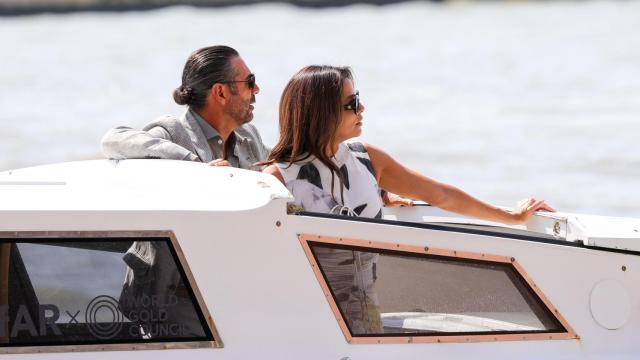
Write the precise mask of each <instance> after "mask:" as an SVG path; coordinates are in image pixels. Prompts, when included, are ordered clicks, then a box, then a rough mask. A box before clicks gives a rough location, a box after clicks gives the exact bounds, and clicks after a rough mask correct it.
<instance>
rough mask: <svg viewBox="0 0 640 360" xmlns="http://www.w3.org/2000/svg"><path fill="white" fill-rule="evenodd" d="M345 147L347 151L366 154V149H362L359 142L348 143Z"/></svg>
mask: <svg viewBox="0 0 640 360" xmlns="http://www.w3.org/2000/svg"><path fill="white" fill-rule="evenodd" d="M347 146H348V147H349V149H350V150H351V151H357V152H361V153H366V152H367V149H365V148H364V145H362V143H359V142H355V143H348V144H347Z"/></svg>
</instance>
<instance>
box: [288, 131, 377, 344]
mask: <svg viewBox="0 0 640 360" xmlns="http://www.w3.org/2000/svg"><path fill="white" fill-rule="evenodd" d="M332 160H333V161H334V162H335V164H336V165H337V166H338V168H339V169H340V173H341V175H342V178H343V180H344V184H343V185H344V186H343V188H342V191H341V189H340V180H339V178H338V176H335V175H334V176H333V179H332V176H331V170H330V169H329V168H328V167H327V166H325V165H324V164H323V163H322V162H321V161H320V160H318V159H317V158H315V157H310V158H308V159H305V160H303V161H300V162H295V163H293V164H291V165H289V164H286V163H277V164H276V166H277V167H278V169H279V170H280V174H282V178H283V179H284V183H285V186H286V187H287V189H288V190H289V191H291V193H292V194H293V196H294V198H295V200H294V201H293V204H294V205H295V207H297V208H302V209H304V211H309V212H319V213H330V214H341V215H349V216H362V217H369V218H381V217H382V206H383V204H382V198H381V196H380V188H379V186H378V182H377V181H376V177H375V171H374V169H373V166H372V164H371V160H370V159H369V154H368V153H367V150H366V148H365V147H364V145H362V144H361V143H349V144H346V143H342V144H340V146H339V147H338V152H337V153H336V154H335V156H334V157H333V158H332ZM332 181H333V194H332V191H331V190H332ZM332 195H333V196H332ZM314 252H315V254H316V256H317V258H318V262H319V263H320V266H321V267H322V269H323V271H324V273H325V275H326V276H327V281H328V283H329V286H330V287H331V290H332V291H333V293H334V295H335V296H336V302H337V303H338V306H339V307H340V309H341V310H342V313H343V314H344V316H345V321H346V322H347V324H348V325H349V328H350V330H351V333H352V334H354V335H355V334H358V335H359V334H380V333H383V329H382V322H381V319H380V310H379V306H378V299H377V296H376V294H375V291H374V283H375V279H376V273H375V272H376V263H377V261H378V254H376V253H370V252H362V251H353V250H343V249H327V248H316V249H315V250H314Z"/></svg>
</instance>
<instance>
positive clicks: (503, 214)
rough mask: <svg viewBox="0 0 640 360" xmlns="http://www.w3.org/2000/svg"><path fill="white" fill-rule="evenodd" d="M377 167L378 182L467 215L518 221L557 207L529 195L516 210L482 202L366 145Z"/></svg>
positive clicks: (395, 190) (396, 190)
mask: <svg viewBox="0 0 640 360" xmlns="http://www.w3.org/2000/svg"><path fill="white" fill-rule="evenodd" d="M365 146H366V148H367V152H368V153H369V157H370V158H371V163H372V164H373V168H374V170H375V171H376V176H377V178H378V179H377V180H378V184H380V187H382V188H383V189H385V190H387V191H392V192H394V193H397V194H400V195H402V196H405V197H410V198H413V199H420V200H423V201H426V202H428V203H430V204H431V205H434V206H437V207H439V208H442V209H444V210H447V211H452V212H455V213H459V214H462V215H466V216H472V217H476V218H480V219H485V220H491V221H497V222H501V223H504V224H518V223H523V222H525V221H527V220H528V219H529V218H530V217H531V215H533V213H534V212H535V211H538V210H543V211H554V210H553V209H552V208H551V207H549V205H547V204H546V203H545V202H544V201H543V200H535V199H527V200H523V201H521V202H520V203H518V206H517V207H516V208H515V209H514V210H513V212H508V211H506V210H502V209H500V208H498V207H495V206H493V205H490V204H487V203H485V202H482V201H480V200H478V199H476V198H474V197H472V196H471V195H469V194H467V193H465V192H464V191H462V190H460V189H458V188H457V187H455V186H452V185H449V184H444V183H441V182H438V181H436V180H433V179H431V178H429V177H426V176H424V175H422V174H420V173H418V172H416V171H413V170H411V169H408V168H407V167H405V166H403V165H402V164H400V163H399V162H397V161H396V160H395V159H393V158H392V157H391V156H390V155H389V154H387V153H386V152H384V151H383V150H381V149H379V148H377V147H375V146H372V145H370V144H366V145H365Z"/></svg>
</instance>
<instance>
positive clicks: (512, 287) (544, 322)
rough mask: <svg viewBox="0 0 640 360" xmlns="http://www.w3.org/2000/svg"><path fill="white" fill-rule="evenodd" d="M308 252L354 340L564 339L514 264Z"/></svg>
mask: <svg viewBox="0 0 640 360" xmlns="http://www.w3.org/2000/svg"><path fill="white" fill-rule="evenodd" d="M309 245H310V247H311V250H312V252H313V254H314V257H315V259H316V262H318V264H319V267H320V270H321V272H322V274H323V277H324V279H325V281H326V282H327V285H328V287H329V289H330V290H331V293H332V295H333V298H334V301H335V303H336V304H337V306H338V308H339V310H340V312H341V314H342V317H343V319H344V320H345V322H346V324H347V326H348V328H349V331H350V332H351V335H352V336H378V335H381V336H393V335H402V336H407V335H416V334H425V335H435V334H437V335H439V336H442V335H447V334H449V335H460V334H486V333H491V334H504V333H538V332H565V329H564V328H563V327H562V325H561V324H560V323H559V322H558V321H557V319H556V318H555V317H554V316H553V315H552V314H551V312H550V311H549V310H548V309H547V308H546V306H545V305H544V304H543V303H542V301H541V300H540V299H539V298H538V297H537V295H536V294H535V292H533V291H532V290H531V289H530V288H529V286H528V285H527V284H526V282H525V280H524V279H523V278H522V277H521V276H520V274H519V273H518V272H517V271H516V270H515V268H514V267H513V266H512V265H511V264H508V263H497V262H489V261H478V260H466V259H461V258H453V257H444V256H433V255H422V254H415V253H403V252H389V251H386V250H379V251H378V250H372V249H367V248H355V247H348V246H342V245H332V244H325V243H313V242H310V243H309Z"/></svg>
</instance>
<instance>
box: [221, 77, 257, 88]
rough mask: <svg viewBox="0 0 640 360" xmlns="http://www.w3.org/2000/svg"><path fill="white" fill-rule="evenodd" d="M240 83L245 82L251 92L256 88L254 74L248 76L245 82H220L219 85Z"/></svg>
mask: <svg viewBox="0 0 640 360" xmlns="http://www.w3.org/2000/svg"><path fill="white" fill-rule="evenodd" d="M240 82H246V83H247V87H248V88H249V89H252V90H253V89H254V88H255V87H256V76H255V75H254V74H249V76H247V79H246V80H230V81H220V84H229V83H240Z"/></svg>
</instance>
